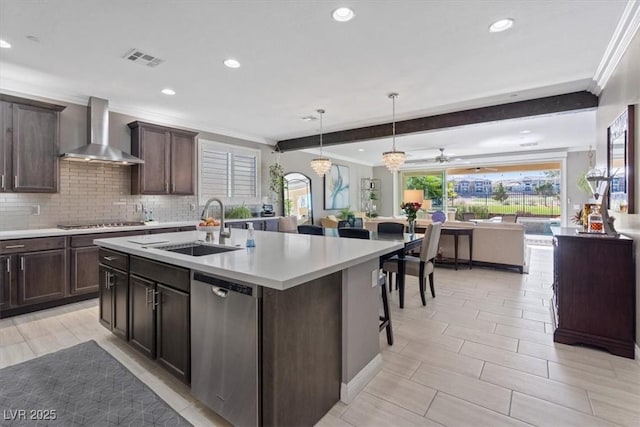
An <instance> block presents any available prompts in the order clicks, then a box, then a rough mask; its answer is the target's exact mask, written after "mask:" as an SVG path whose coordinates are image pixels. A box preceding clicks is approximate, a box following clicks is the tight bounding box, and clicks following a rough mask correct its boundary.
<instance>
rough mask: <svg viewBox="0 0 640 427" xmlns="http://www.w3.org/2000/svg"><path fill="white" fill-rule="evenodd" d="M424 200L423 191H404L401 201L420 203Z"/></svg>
mask: <svg viewBox="0 0 640 427" xmlns="http://www.w3.org/2000/svg"><path fill="white" fill-rule="evenodd" d="M422 199H424V191H423V190H404V193H403V196H402V200H403V201H404V203H407V202H409V203H411V202H420V201H421V200H422Z"/></svg>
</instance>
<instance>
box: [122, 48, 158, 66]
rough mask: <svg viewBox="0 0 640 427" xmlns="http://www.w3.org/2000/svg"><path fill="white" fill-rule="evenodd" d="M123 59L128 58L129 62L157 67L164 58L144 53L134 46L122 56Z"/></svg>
mask: <svg viewBox="0 0 640 427" xmlns="http://www.w3.org/2000/svg"><path fill="white" fill-rule="evenodd" d="M122 57H123V58H124V59H128V60H129V61H131V62H135V63H138V64H140V65H146V66H147V67H152V68H153V67H157V66H158V65H160V64H162V63H163V62H164V59H160V58H157V57H155V56H153V55H149V54H148V53H144V52H142V51H140V50H138V49H136V48H133V49H131V50H129V51H127V53H125V54H124V55H123V56H122Z"/></svg>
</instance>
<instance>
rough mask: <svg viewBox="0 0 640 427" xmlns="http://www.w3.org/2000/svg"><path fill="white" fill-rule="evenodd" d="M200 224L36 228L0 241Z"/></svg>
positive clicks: (3, 234) (10, 233)
mask: <svg viewBox="0 0 640 427" xmlns="http://www.w3.org/2000/svg"><path fill="white" fill-rule="evenodd" d="M197 223H198V221H197V220H194V221H174V222H158V223H156V224H150V225H134V226H131V227H100V228H80V229H74V230H63V229H61V228H36V229H32V230H8V231H0V240H9V239H30V238H34V237H52V236H72V235H76V234H95V233H115V232H117V231H135V230H150V229H153V228H170V227H189V226H195V225H196V224H197Z"/></svg>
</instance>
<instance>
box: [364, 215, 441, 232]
mask: <svg viewBox="0 0 640 427" xmlns="http://www.w3.org/2000/svg"><path fill="white" fill-rule="evenodd" d="M381 222H397V223H400V224H404V225H405V227H406V226H407V225H408V224H409V222H408V221H407V219H406V218H404V217H401V218H396V217H391V216H389V217H384V216H378V217H375V218H367V220H366V221H365V223H364V228H366V229H367V230H371V231H378V224H379V223H381ZM428 224H431V220H430V219H420V218H418V219H416V230H417V232H418V233H419V232H420V228H425V227H426V226H427V225H428ZM405 229H406V228H405Z"/></svg>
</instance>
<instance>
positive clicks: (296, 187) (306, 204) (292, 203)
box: [282, 172, 313, 224]
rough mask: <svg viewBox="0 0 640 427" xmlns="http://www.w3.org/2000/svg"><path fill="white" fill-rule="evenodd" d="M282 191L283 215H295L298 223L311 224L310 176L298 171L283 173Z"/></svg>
mask: <svg viewBox="0 0 640 427" xmlns="http://www.w3.org/2000/svg"><path fill="white" fill-rule="evenodd" d="M283 193H284V195H283V198H282V200H283V203H284V214H285V216H289V215H295V216H296V217H298V224H313V204H312V200H313V198H312V197H311V178H309V177H308V176H306V175H304V174H302V173H299V172H290V173H287V174H285V175H284V186H283Z"/></svg>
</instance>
